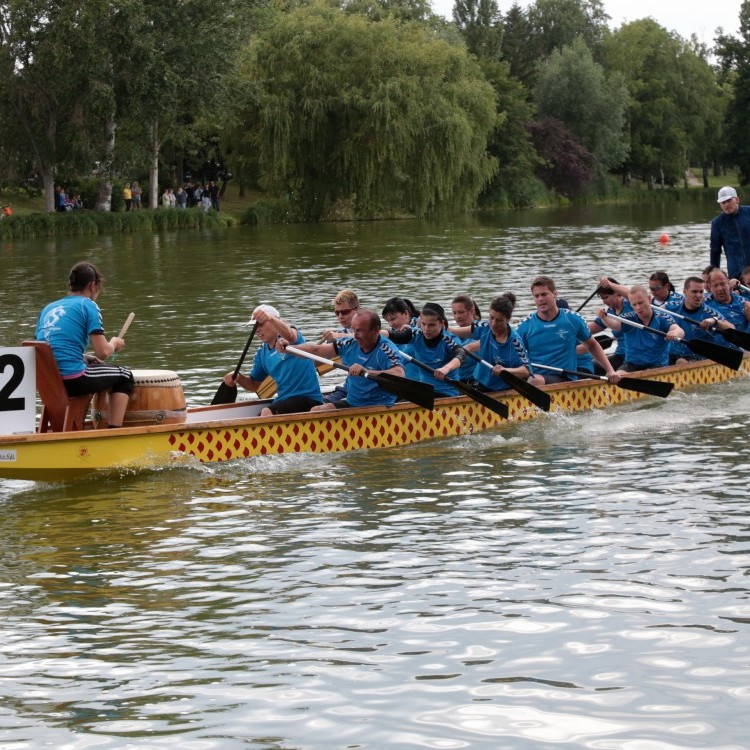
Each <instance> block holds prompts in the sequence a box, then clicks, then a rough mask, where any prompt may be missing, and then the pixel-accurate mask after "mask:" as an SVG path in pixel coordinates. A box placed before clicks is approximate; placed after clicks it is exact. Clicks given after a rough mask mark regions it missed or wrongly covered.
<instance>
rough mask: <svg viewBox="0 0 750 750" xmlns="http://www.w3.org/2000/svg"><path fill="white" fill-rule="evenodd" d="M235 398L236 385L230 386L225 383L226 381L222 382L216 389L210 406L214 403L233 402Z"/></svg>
mask: <svg viewBox="0 0 750 750" xmlns="http://www.w3.org/2000/svg"><path fill="white" fill-rule="evenodd" d="M236 400H237V386H236V385H235V386H231V385H227V384H226V383H222V384H221V385H220V386H219V388H218V390H217V391H216V395H215V396H214V400H213V401H212V402H211V406H215V405H216V404H233V403H234V402H235V401H236Z"/></svg>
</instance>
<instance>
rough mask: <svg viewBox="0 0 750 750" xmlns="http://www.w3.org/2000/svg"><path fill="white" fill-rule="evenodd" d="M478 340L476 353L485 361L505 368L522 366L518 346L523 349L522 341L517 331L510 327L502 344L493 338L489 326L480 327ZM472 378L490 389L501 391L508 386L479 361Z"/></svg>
mask: <svg viewBox="0 0 750 750" xmlns="http://www.w3.org/2000/svg"><path fill="white" fill-rule="evenodd" d="M509 328H510V326H509ZM479 341H480V342H481V343H480V344H479V352H478V354H479V356H480V357H481V358H482V359H483V360H484V361H485V362H489V363H490V364H491V365H493V366H494V365H502V366H503V367H507V368H511V367H522V366H523V365H524V364H525V362H524V361H523V359H522V358H521V352H519V348H520V350H521V351H524V348H523V341H522V340H521V337H520V336H519V335H518V333H517V331H514V330H513V329H512V328H510V333H509V334H508V338H507V339H506V340H505V342H504V343H502V344H501V343H500V342H499V341H498V340H497V339H496V338H495V336H494V335H493V333H492V331H491V330H490V328H489V327H485V328H482V329H481V331H480V338H479ZM472 362H473V360H472ZM474 378H475V380H477V382H479V383H481V384H482V385H483V386H484V387H485V388H489V389H490V390H491V391H503V390H505V389H507V388H508V384H507V383H506V382H505V381H504V380H503V379H502V378H498V377H495V375H493V374H492V370H490V369H489V368H488V367H485V365H483V364H480V363H479V362H477V364H476V367H475V368H474Z"/></svg>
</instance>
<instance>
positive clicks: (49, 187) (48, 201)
mask: <svg viewBox="0 0 750 750" xmlns="http://www.w3.org/2000/svg"><path fill="white" fill-rule="evenodd" d="M40 171H41V173H42V184H43V185H44V210H45V211H46V212H47V213H48V214H51V213H54V212H55V168H54V167H52V166H50V165H46V166H44V167H42V169H41V170H40Z"/></svg>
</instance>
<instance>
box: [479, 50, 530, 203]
mask: <svg viewBox="0 0 750 750" xmlns="http://www.w3.org/2000/svg"><path fill="white" fill-rule="evenodd" d="M482 70H483V71H484V75H485V77H486V79H487V80H488V81H489V82H490V83H491V84H492V87H493V88H494V89H495V95H496V96H497V122H496V125H495V129H494V130H493V132H492V135H491V137H490V139H489V142H488V144H487V150H488V152H489V153H490V154H491V155H492V156H493V157H494V158H495V159H496V160H497V163H498V169H497V173H496V174H495V176H494V177H493V179H492V181H491V182H490V183H489V184H488V185H487V187H486V188H485V190H484V191H483V192H482V196H481V203H482V204H484V205H494V206H513V207H516V208H523V207H526V206H529V205H531V204H533V203H534V198H535V196H536V194H537V193H538V192H539V189H538V183H537V181H536V178H535V176H534V175H535V170H536V168H537V166H538V164H539V158H538V156H537V153H536V151H535V149H534V145H533V143H532V140H531V136H530V134H529V130H528V128H527V125H528V123H529V122H530V121H531V120H532V119H533V116H534V108H533V106H532V104H531V103H530V102H529V100H528V96H527V91H526V88H525V87H524V86H523V84H521V83H520V82H519V81H518V80H516V78H514V77H513V76H512V75H510V71H509V66H508V64H507V63H505V62H496V61H482Z"/></svg>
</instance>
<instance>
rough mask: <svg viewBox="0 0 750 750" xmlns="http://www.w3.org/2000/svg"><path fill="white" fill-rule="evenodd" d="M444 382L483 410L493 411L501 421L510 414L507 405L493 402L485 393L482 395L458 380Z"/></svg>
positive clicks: (447, 379)
mask: <svg viewBox="0 0 750 750" xmlns="http://www.w3.org/2000/svg"><path fill="white" fill-rule="evenodd" d="M445 382H446V383H450V384H451V385H453V386H455V387H456V388H458V390H459V391H461V393H464V394H466V395H467V396H468V397H469V398H470V399H473V400H474V401H476V402H477V403H478V404H481V405H482V406H484V408H485V409H489V410H490V411H494V412H495V414H499V415H500V416H501V417H502V418H503V419H507V418H508V414H509V413H510V412H509V411H508V406H507V404H502V403H500V402H499V401H495V399H494V398H492V397H491V396H488V395H487V394H486V393H482V391H478V390H477V389H476V388H472V387H471V386H470V385H467V384H466V383H461V382H459V381H458V380H450V379H449V378H446V379H445Z"/></svg>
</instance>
